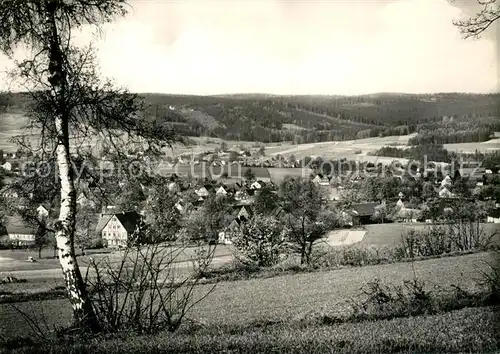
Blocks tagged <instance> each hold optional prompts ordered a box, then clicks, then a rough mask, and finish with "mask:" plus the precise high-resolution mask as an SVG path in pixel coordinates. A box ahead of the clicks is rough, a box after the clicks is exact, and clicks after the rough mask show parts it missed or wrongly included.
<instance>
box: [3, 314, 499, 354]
mask: <svg viewBox="0 0 500 354" xmlns="http://www.w3.org/2000/svg"><path fill="white" fill-rule="evenodd" d="M495 310H496V309H495V308H488V307H485V308H474V309H470V308H468V309H463V310H459V311H453V312H449V313H444V314H439V315H434V316H425V317H424V316H422V317H410V318H396V319H392V320H383V321H376V322H364V323H345V324H335V325H326V324H316V325H314V326H308V327H304V326H301V325H296V326H290V325H288V324H277V325H274V326H260V327H257V326H256V327H254V328H251V329H247V328H243V329H239V328H234V327H233V328H229V329H228V328H204V327H202V328H201V329H198V330H196V331H195V332H194V333H189V332H188V331H187V330H185V331H181V332H179V333H176V334H173V335H170V334H167V333H163V334H160V335H156V336H124V337H120V338H116V339H113V340H108V341H100V342H87V343H85V344H81V345H78V344H55V345H53V346H38V347H36V351H37V352H39V353H45V352H47V353H78V354H80V353H92V354H97V353H117V354H118V353H120V354H121V353H141V354H142V353H200V354H202V353H203V354H204V353H280V352H282V353H311V354H313V353H314V354H316V353H360V354H361V353H362V354H365V353H416V352H420V353H431V352H441V353H450V352H468V353H486V352H495V351H496V350H497V349H498V347H497V343H496V337H495V335H496V334H495V327H496V319H495V315H496V311H495ZM190 332H192V331H190ZM33 349H34V348H33V347H28V348H22V349H20V350H17V351H13V352H14V353H31V352H32V350H33ZM7 352H9V353H10V352H11V351H7Z"/></svg>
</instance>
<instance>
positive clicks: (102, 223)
mask: <svg viewBox="0 0 500 354" xmlns="http://www.w3.org/2000/svg"><path fill="white" fill-rule="evenodd" d="M113 215H114V214H101V217H100V218H99V222H98V223H97V226H96V227H95V230H96V231H97V232H98V233H100V232H102V230H103V229H104V227H105V226H106V225H107V224H108V222H109V220H111V219H112V218H113Z"/></svg>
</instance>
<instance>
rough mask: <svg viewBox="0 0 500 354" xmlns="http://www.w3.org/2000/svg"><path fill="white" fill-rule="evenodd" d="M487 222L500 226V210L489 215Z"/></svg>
mask: <svg viewBox="0 0 500 354" xmlns="http://www.w3.org/2000/svg"><path fill="white" fill-rule="evenodd" d="M486 222H488V223H493V224H500V208H499V207H496V208H495V209H493V210H491V211H490V212H489V213H488V217H487V219H486Z"/></svg>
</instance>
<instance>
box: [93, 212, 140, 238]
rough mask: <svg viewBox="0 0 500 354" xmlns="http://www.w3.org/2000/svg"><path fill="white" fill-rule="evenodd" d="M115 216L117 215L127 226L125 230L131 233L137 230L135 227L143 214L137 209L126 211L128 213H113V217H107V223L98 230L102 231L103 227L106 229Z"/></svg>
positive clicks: (123, 224) (124, 225)
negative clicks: (136, 210)
mask: <svg viewBox="0 0 500 354" xmlns="http://www.w3.org/2000/svg"><path fill="white" fill-rule="evenodd" d="M104 216H108V215H104ZM114 216H116V218H117V219H118V221H120V223H121V224H122V226H123V227H124V228H125V230H127V232H128V233H129V234H131V233H133V232H134V231H135V228H136V227H137V225H138V224H139V222H140V220H141V215H139V214H138V213H137V212H135V211H129V212H126V213H117V214H113V215H111V217H109V218H107V221H106V223H104V225H103V227H102V228H101V229H98V231H99V232H101V231H102V229H104V228H105V227H106V225H107V224H108V223H109V221H110V220H111V219H112V218H113V217H114ZM99 224H101V222H99Z"/></svg>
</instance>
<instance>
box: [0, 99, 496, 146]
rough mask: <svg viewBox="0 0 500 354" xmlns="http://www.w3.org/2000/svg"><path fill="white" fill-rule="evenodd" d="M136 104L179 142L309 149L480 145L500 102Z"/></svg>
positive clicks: (11, 102) (13, 109) (16, 106)
mask: <svg viewBox="0 0 500 354" xmlns="http://www.w3.org/2000/svg"><path fill="white" fill-rule="evenodd" d="M141 96H142V97H144V99H145V100H146V101H147V102H148V103H149V104H150V108H149V109H148V111H147V112H146V119H155V120H159V121H161V122H164V123H165V124H170V125H172V126H173V127H175V129H177V130H178V131H179V132H180V133H181V134H183V135H187V136H208V137H217V138H222V139H225V140H236V141H259V142H262V143H269V142H281V141H289V142H294V143H317V142H324V141H343V140H353V139H363V138H370V137H380V136H382V137H383V136H394V135H408V134H414V133H418V135H419V136H418V138H415V139H414V140H415V141H416V142H419V141H421V140H422V141H429V140H435V141H439V143H441V144H443V143H444V144H446V143H448V144H449V143H462V142H468V143H469V142H481V141H486V140H488V139H489V136H490V135H491V134H493V132H495V131H500V119H499V118H498V107H499V106H500V94H462V93H443V94H427V95H413V94H397V93H379V94H370V95H362V96H277V95H268V94H234V95H220V96H189V95H169V94H157V93H142V94H141ZM1 102H4V106H5V107H4V109H6V111H7V112H10V113H19V112H22V111H23V110H24V109H25V107H26V102H27V96H26V95H25V94H21V93H17V94H11V95H9V97H8V100H5V99H3V100H1V99H0V103H1ZM5 102H7V104H5ZM0 105H1V104H0ZM0 109H1V107H0ZM3 117H4V116H2V118H0V119H1V120H2V121H3V120H4V118H3ZM8 126H9V127H10V128H7V129H5V128H3V124H0V127H1V128H0V131H5V130H9V129H19V127H14V128H12V127H11V125H10V124H9V125H8ZM291 127H292V129H291ZM436 132H438V134H439V135H440V136H439V138H437V137H436ZM464 132H465V133H464ZM466 135H467V136H466ZM461 139H462V140H463V141H461Z"/></svg>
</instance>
